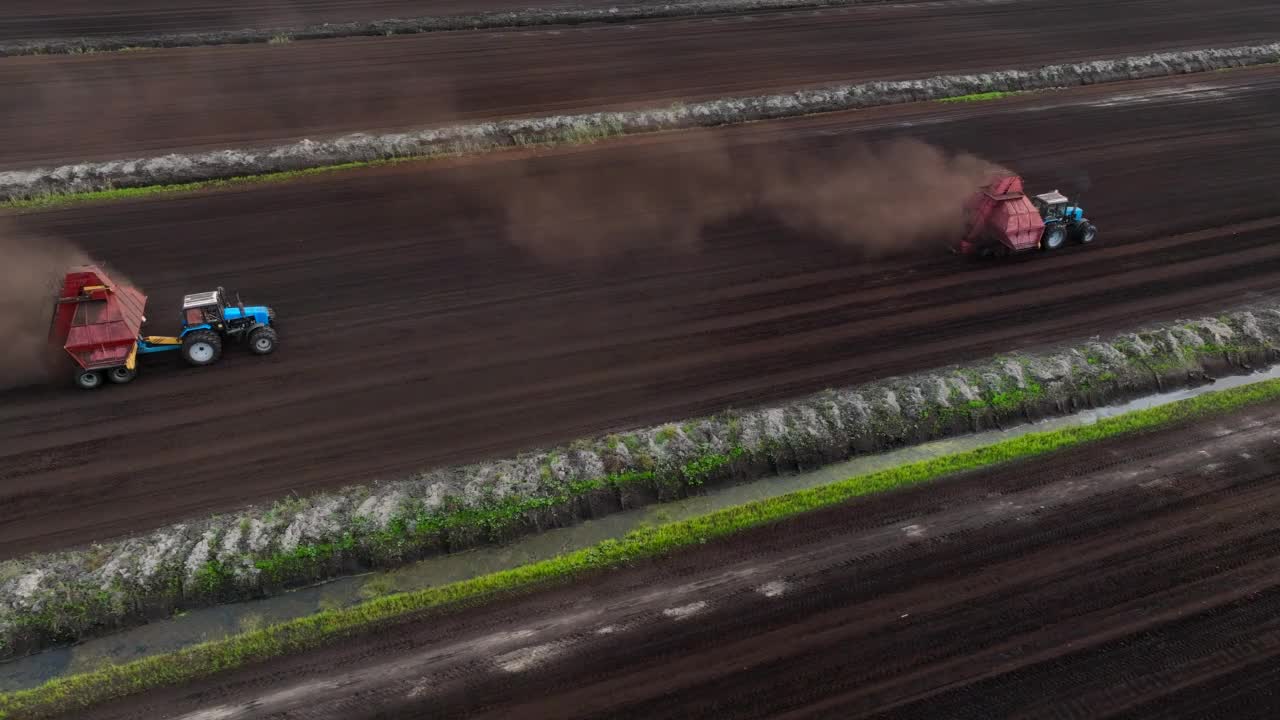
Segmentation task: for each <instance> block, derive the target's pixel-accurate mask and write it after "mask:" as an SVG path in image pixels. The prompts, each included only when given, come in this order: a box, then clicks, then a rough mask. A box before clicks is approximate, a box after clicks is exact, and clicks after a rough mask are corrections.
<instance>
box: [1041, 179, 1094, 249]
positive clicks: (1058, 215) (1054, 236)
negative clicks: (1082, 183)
mask: <svg viewBox="0 0 1280 720" xmlns="http://www.w3.org/2000/svg"><path fill="white" fill-rule="evenodd" d="M1032 202H1033V203H1034V204H1035V206H1036V209H1037V210H1039V211H1040V217H1041V218H1042V219H1043V220H1044V234H1043V235H1042V237H1043V239H1044V241H1043V244H1042V245H1041V247H1042V248H1043V249H1045V250H1057V249H1058V248H1060V247H1062V246H1063V245H1065V244H1066V242H1067V241H1068V240H1070V241H1071V242H1075V243H1079V244H1081V245H1088V244H1089V243H1091V242H1093V241H1094V239H1095V238H1097V237H1098V228H1096V227H1094V225H1093V223H1091V222H1089V219H1088V218H1086V217H1085V216H1084V210H1083V209H1082V208H1080V207H1079V205H1078V204H1077V205H1071V204H1070V203H1069V201H1068V200H1067V197H1066V196H1065V195H1063V194H1062V193H1060V192H1058V191H1057V190H1054V191H1053V192H1047V193H1044V194H1043V195H1036V196H1035V199H1034V200H1033V201H1032Z"/></svg>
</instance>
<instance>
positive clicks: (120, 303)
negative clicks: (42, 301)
mask: <svg viewBox="0 0 1280 720" xmlns="http://www.w3.org/2000/svg"><path fill="white" fill-rule="evenodd" d="M146 303H147V297H146V296H145V295H143V294H142V293H141V292H140V291H138V289H137V288H134V287H132V286H129V285H124V284H121V283H117V282H115V281H114V280H113V279H112V278H111V277H110V276H109V275H107V274H106V273H105V272H104V271H103V270H102V269H101V268H99V267H96V266H92V265H89V266H85V267H81V268H76V269H75V270H73V271H71V272H68V273H67V275H66V278H65V280H64V282H63V288H62V295H61V296H60V297H59V299H58V307H57V310H56V311H55V312H54V318H53V327H52V328H51V330H50V339H51V340H52V341H54V342H55V343H57V342H60V343H61V344H62V346H63V348H64V349H65V350H66V351H67V353H68V354H69V355H71V357H72V358H73V359H75V361H76V362H77V363H79V365H80V366H81V367H83V368H84V369H86V370H98V369H104V368H110V367H116V366H119V365H122V364H124V362H125V360H126V359H127V358H128V357H129V353H130V352H132V351H133V348H134V345H135V343H136V342H137V338H138V334H139V333H140V331H141V329H142V321H143V312H144V310H145V308H146Z"/></svg>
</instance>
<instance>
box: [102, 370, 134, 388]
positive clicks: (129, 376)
mask: <svg viewBox="0 0 1280 720" xmlns="http://www.w3.org/2000/svg"><path fill="white" fill-rule="evenodd" d="M136 377H138V371H137V370H136V369H135V370H130V369H129V368H127V367H114V368H111V369H110V370H108V371H107V379H108V380H110V381H111V382H113V383H115V384H117V385H123V384H125V383H127V382H132V381H133V379H134V378H136Z"/></svg>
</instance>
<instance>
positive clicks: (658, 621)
mask: <svg viewBox="0 0 1280 720" xmlns="http://www.w3.org/2000/svg"><path fill="white" fill-rule="evenodd" d="M1278 427H1280V405H1276V404H1273V405H1272V406H1270V407H1264V408H1258V409H1253V410H1250V411H1248V412H1246V413H1242V414H1240V415H1238V416H1236V417H1234V418H1230V419H1222V420H1213V421H1206V422H1201V423H1198V424H1197V425H1196V426H1193V427H1190V428H1183V429H1180V430H1176V431H1165V432H1161V433H1152V434H1147V435H1143V436H1138V437H1133V438H1127V439H1122V440H1113V441H1108V442H1106V443H1104V444H1102V445H1100V446H1095V447H1087V448H1082V449H1078V450H1074V451H1069V452H1066V453H1062V454H1059V455H1055V456H1053V457H1051V458H1048V459H1044V460H1039V461H1029V462H1024V463H1020V464H1017V465H1014V466H1010V467H1006V468H1001V469H996V470H992V471H984V472H980V473H973V474H970V475H968V476H963V477H959V478H952V479H949V480H945V481H941V482H939V483H935V484H933V485H930V486H924V487H919V488H915V489H912V490H909V491H905V492H899V493H895V494H891V495H888V496H882V497H876V498H866V499H862V500H859V501H856V502H853V503H850V504H848V505H847V506H845V507H842V508H837V509H833V510H830V511H824V512H821V513H816V514H814V515H813V516H810V517H806V518H804V519H802V520H797V521H793V522H787V523H781V524H778V525H776V526H773V527H769V528H764V529H759V530H756V531H752V532H750V533H747V534H744V535H743V536H741V537H737V538H734V539H732V540H729V541H717V542H713V543H709V544H707V545H705V546H702V547H699V548H697V549H696V550H693V551H691V552H688V553H685V554H680V555H676V556H673V557H671V558H668V559H665V560H656V561H649V562H643V563H638V564H636V565H635V566H632V567H630V568H627V569H625V570H620V571H611V572H608V573H602V574H600V575H598V576H596V577H593V578H587V579H585V580H583V581H580V582H577V583H575V584H573V586H571V587H565V588H562V589H553V590H544V591H542V592H539V593H535V594H532V595H529V596H526V597H524V598H520V599H508V600H504V601H501V602H499V603H497V604H495V605H492V606H489V607H479V608H472V609H467V610H461V611H457V612H454V613H434V614H426V615H423V616H421V617H419V618H417V619H415V620H413V621H411V622H409V623H408V624H404V625H400V626H396V627H393V628H387V629H384V630H383V631H380V632H377V633H370V634H369V635H366V636H361V637H358V638H354V639H346V640H343V641H342V642H341V643H339V644H338V646H336V647H332V648H328V649H325V650H321V651H317V652H312V653H307V654H304V655H301V656H297V657H292V658H287V659H284V660H281V661H276V662H272V663H269V664H266V665H265V666H258V667H248V668H245V669H244V670H242V671H237V672H234V673H230V674H227V675H224V676H223V677H218V678H215V679H210V680H206V681H202V682H198V683H195V684H193V685H192V686H189V687H184V688H179V689H170V690H165V691H161V692H157V693H154V694H153V695H151V696H144V697H142V698H136V699H133V700H131V701H129V702H123V703H120V704H118V705H115V706H114V707H104V708H101V709H99V710H98V711H97V712H92V713H89V714H88V715H87V716H86V717H87V718H94V719H95V720H106V719H108V718H110V719H111V720H124V719H125V718H157V717H165V718H181V719H182V720H196V719H197V718H219V720H245V719H248V718H260V717H272V718H279V719H282V720H283V719H285V718H291V719H302V718H306V719H308V720H318V719H320V718H344V719H347V718H351V719H354V718H373V717H378V718H390V717H408V716H429V717H432V718H452V717H467V718H510V717H520V718H558V719H567V718H606V717H607V718H654V719H657V718H690V717H717V718H747V717H758V718H766V717H768V718H800V717H806V718H808V717H824V718H825V717H832V718H834V717H840V718H862V717H877V718H930V719H940V718H947V719H952V718H990V717H1002V718H1035V719H1037V720H1040V719H1044V718H1082V717H1103V716H1106V717H1144V718H1152V717H1259V718H1261V717H1274V713H1275V712H1276V711H1277V709H1280V706H1278V705H1277V698H1276V695H1275V694H1274V692H1272V691H1271V686H1272V684H1273V683H1274V681H1275V680H1276V667H1278V666H1280V665H1278V663H1277V660H1280V622H1278V621H1277V619H1276V618H1277V614H1276V613H1277V610H1280V584H1277V571H1278V570H1280V553H1277V551H1276V543H1275V538H1276V534H1277V531H1278V529H1277V525H1276V517H1277V511H1280V493H1277V492H1276V487H1277V485H1276V483H1277V481H1280V472H1277V468H1278V467H1280V443H1278V442H1277V438H1280V431H1278V430H1277V428H1278Z"/></svg>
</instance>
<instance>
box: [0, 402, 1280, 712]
mask: <svg viewBox="0 0 1280 720" xmlns="http://www.w3.org/2000/svg"><path fill="white" fill-rule="evenodd" d="M1276 399H1280V380H1269V381H1265V382H1259V383H1254V384H1251V385H1245V386H1243V387H1238V388H1233V389H1230V390H1224V391H1218V392H1210V393H1206V394H1204V395H1201V396H1198V397H1195V398H1191V399H1188V400H1183V401H1180V402H1177V403H1172V404H1169V405H1164V406H1161V407H1157V408H1151V409H1147V410H1139V411H1135V412H1131V413H1127V414H1124V415H1120V416H1117V417H1114V418H1108V419H1104V420H1101V421H1099V422H1098V423H1096V424H1093V425H1087V426H1083V427H1074V428H1066V429H1062V430H1054V431H1049V432H1040V433H1031V434H1027V435H1023V436H1021V437H1018V438H1014V439H1011V440H1006V441H1004V442H1001V443H997V444H995V445H990V446H987V447H984V448H979V449H977V450H971V451H968V452H963V453H956V454H953V455H948V456H944V457H940V458H935V459H932V460H925V461H921V462H916V463H911V464H908V465H903V466H900V467H897V468H892V469H889V470H883V471H880V472H875V473H869V474H866V475H859V476H856V477H853V478H849V479H847V480H842V481H840V482H836V483H831V484H829V485H824V486H821V487H817V488H812V489H808V490H801V491H797V492H794V493H790V494H788V495H782V496H779V497H775V498H771V499H768V500H759V501H755V502H751V503H747V504H745V505H739V506H735V507H731V508H726V509H724V510H719V511H716V512H713V513H709V514H707V515H702V516H700V517H696V518H691V519H689V520H684V521H681V522H675V523H670V524H666V525H661V526H657V527H653V528H645V529H642V530H637V531H634V532H632V533H629V534H628V535H626V536H625V537H623V538H621V539H618V540H606V541H604V542H602V543H600V544H598V545H596V546H594V547H591V548H587V549H585V550H580V551H577V552H573V553H569V554H567V555H562V556H560V557H557V558H553V559H551V560H545V561H542V562H538V563H533V564H530V565H525V566H522V567H519V568H514V569H512V570H506V571H502V572H497V573H492V574H489V575H484V576H481V577H477V578H472V579H470V580H464V581H461V582H456V583H452V584H449V585H443V586H440V587H434V588H428V589H425V590H420V591H415V592H410V593H400V594H396V595H388V596H385V597H380V598H377V599H374V600H370V601H368V602H365V603H362V604H359V605H356V606H353V607H350V608H344V609H339V610H329V611H325V612H321V613H318V614H316V615H312V616H310V617H306V618H300V619H297V620H292V621H289V622H285V623H281V624H279V625H272V626H269V627H265V628H262V629H259V630H254V631H252V632H246V633H243V634H240V635H235V636H232V637H229V638H225V639H223V640H217V641H212V642H207V643H203V644H201V645H196V646H192V647H190V648H185V649H183V650H179V651H177V652H174V653H169V654H166V655H157V656H154V657H149V658H144V659H142V660H137V661H134V662H130V663H126V664H123V665H111V666H107V667H103V668H100V669H98V670H95V671H93V672H89V673H84V674H80V675H74V676H71V677H66V678H59V679H56V680H51V681H49V682H47V683H45V684H43V685H41V686H39V687H37V688H33V689H30V690H22V691H18V692H14V693H9V694H6V695H0V718H2V719H4V720H8V719H10V718H19V717H22V718H40V717H50V716H53V715H57V714H62V713H66V712H72V711H75V710H82V709H84V708H87V707H90V706H93V705H96V704H99V703H102V702H105V701H108V700H112V699H116V698H121V697H125V696H128V695H132V694H136V693H140V692H144V691H146V690H149V689H153V688H157V687H162V686H169V685H177V684H181V683H184V682H189V681H192V680H195V679H197V678H201V677H206V676H209V675H212V674H214V673H217V672H220V671H223V670H228V669H233V668H237V667H240V666H242V665H245V664H248V663H252V662H257V661H262V660H267V659H270V658H274V657H279V656H282V655H286V654H289V653H295V652H299V651H303V650H308V649H311V648H315V647H318V646H320V645H322V644H325V643H328V642H331V641H333V640H336V639H338V638H341V637H345V636H350V635H353V634H356V633H358V632H361V631H366V630H368V629H370V628H371V627H372V626H374V625H375V624H383V623H389V622H394V621H396V620H399V619H403V618H406V617H407V616H409V615H410V614H412V613H416V612H421V611H423V610H429V609H433V608H439V607H441V606H445V605H449V604H453V603H458V602H461V601H476V600H481V599H483V598H485V597H487V596H492V595H494V594H496V593H499V592H511V591H528V590H530V589H532V588H535V587H537V586H538V585H539V584H542V583H546V582H550V581H557V580H559V581H563V580H568V579H572V578H573V577H574V576H576V575H580V574H582V573H585V572H588V571H591V570H598V569H602V568H607V567H613V566H618V565H622V564H625V563H627V562H630V561H634V560H639V559H643V558H651V557H656V556H660V555H663V554H666V553H669V552H671V551H674V550H678V549H681V548H687V547H691V546H696V545H699V544H702V543H705V542H707V541H709V540H713V539H716V538H721V537H724V536H727V535H731V534H733V533H736V532H740V531H742V530H746V529H748V528H752V527H757V526H760V525H763V524H766V523H771V522H776V521H779V520H783V519H786V518H790V517H793V516H795V515H798V514H801V513H805V512H809V511H812V510H817V509H821V508H827V507H832V506H835V505H838V504H840V503H843V502H846V501H848V500H850V499H852V498H856V497H858V496H862V495H868V494H871V493H877V492H883V491H887V490H892V489H895V488H900V487H906V486H910V485H916V484H920V483H923V482H927V481H930V480H935V479H937V478H941V477H944V476H948V475H953V474H955V473H959V472H964V471H971V470H978V469H982V468H987V467H991V466H994V465H998V464H1001V463H1006V462H1010V461H1014V460H1020V459H1026V458H1032V457H1037V456H1041V455H1045V454H1047V453H1051V452H1054V451H1058V450H1063V449H1066V448H1070V447H1074V446H1079V445H1082V444H1085V443H1090V442H1096V441H1099V440H1103V439H1106V438H1112V437H1117V436H1121V435H1130V434H1135V433H1140V432H1147V431H1152V430H1157V429H1162V428H1167V427H1170V426H1174V425H1177V424H1180V423H1184V422H1186V421H1189V420H1194V419H1199V418H1204V417H1208V416H1212V415H1220V414H1223V413H1228V412H1231V411H1235V410H1239V409H1241V408H1244V407H1247V406H1249V405H1254V404H1257V403H1262V402H1267V401H1270V400H1276Z"/></svg>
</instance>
